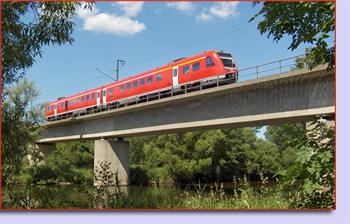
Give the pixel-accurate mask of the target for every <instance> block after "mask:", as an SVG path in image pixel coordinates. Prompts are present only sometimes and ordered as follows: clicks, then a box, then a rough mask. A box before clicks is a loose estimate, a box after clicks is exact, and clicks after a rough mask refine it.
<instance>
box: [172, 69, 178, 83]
mask: <svg viewBox="0 0 350 224" xmlns="http://www.w3.org/2000/svg"><path fill="white" fill-rule="evenodd" d="M178 71H179V67H177V66H176V67H173V86H177V85H179V76H178V73H179V72H178Z"/></svg>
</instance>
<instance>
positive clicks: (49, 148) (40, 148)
mask: <svg viewBox="0 0 350 224" xmlns="http://www.w3.org/2000/svg"><path fill="white" fill-rule="evenodd" d="M55 150H56V144H51V143H39V144H35V145H34V147H31V149H30V152H29V154H28V155H27V159H28V162H29V164H30V165H34V164H42V163H43V161H42V160H41V159H45V157H47V156H48V155H49V154H50V153H51V152H53V151H55Z"/></svg>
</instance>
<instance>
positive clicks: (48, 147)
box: [37, 143, 56, 156]
mask: <svg viewBox="0 0 350 224" xmlns="http://www.w3.org/2000/svg"><path fill="white" fill-rule="evenodd" d="M37 148H38V149H39V151H40V153H41V154H42V155H43V156H48V155H49V154H50V153H51V152H53V151H55V150H56V144H50V143H46V144H43V143H42V144H37Z"/></svg>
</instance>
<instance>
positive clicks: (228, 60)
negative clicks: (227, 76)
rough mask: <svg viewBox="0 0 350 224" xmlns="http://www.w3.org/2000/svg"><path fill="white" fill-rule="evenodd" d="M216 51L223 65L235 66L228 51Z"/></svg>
mask: <svg viewBox="0 0 350 224" xmlns="http://www.w3.org/2000/svg"><path fill="white" fill-rule="evenodd" d="M217 53H218V55H219V57H220V59H221V61H222V63H223V64H224V66H225V67H229V68H235V67H236V64H235V62H234V60H233V58H232V55H231V54H230V53H226V52H217Z"/></svg>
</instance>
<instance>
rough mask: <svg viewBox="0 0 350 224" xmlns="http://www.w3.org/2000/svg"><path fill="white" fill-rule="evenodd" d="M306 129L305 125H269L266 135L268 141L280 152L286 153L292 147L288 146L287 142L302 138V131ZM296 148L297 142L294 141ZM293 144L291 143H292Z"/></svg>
mask: <svg viewBox="0 0 350 224" xmlns="http://www.w3.org/2000/svg"><path fill="white" fill-rule="evenodd" d="M305 129H306V126H305V123H294V124H290V123H287V124H284V125H269V126H267V128H266V132H265V133H264V135H265V138H266V140H268V141H269V142H271V143H274V144H275V145H276V146H277V148H278V149H279V151H280V152H282V151H284V150H285V149H287V148H288V147H291V145H286V142H288V141H291V140H292V139H297V138H299V137H302V136H300V135H302V134H301V133H303V132H302V131H303V130H305ZM293 143H294V146H295V145H296V142H295V141H293ZM290 144H291V143H290Z"/></svg>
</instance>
